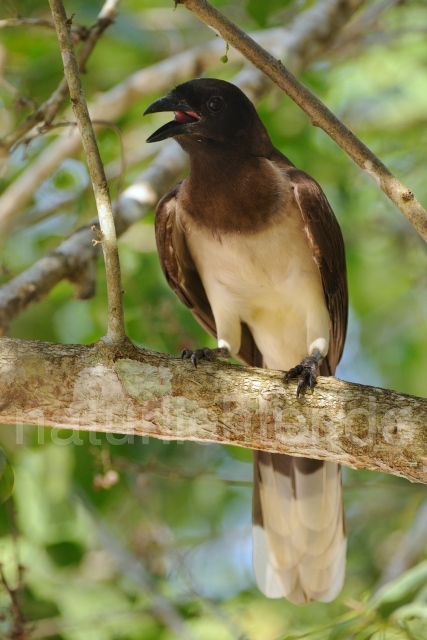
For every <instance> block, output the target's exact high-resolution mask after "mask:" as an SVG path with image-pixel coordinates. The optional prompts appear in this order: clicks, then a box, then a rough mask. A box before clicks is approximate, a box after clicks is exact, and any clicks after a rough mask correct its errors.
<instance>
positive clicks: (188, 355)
mask: <svg viewBox="0 0 427 640" xmlns="http://www.w3.org/2000/svg"><path fill="white" fill-rule="evenodd" d="M212 359H213V353H212V349H209V348H208V347H203V348H202V349H195V350H194V351H191V349H183V350H182V352H181V360H191V362H192V363H193V364H194V366H195V367H196V369H197V365H198V364H199V360H208V361H209V362H212Z"/></svg>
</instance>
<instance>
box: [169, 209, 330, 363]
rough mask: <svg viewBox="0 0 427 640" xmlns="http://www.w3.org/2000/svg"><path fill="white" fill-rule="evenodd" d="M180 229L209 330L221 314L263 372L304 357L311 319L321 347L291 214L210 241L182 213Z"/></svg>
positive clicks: (295, 216) (298, 223)
mask: <svg viewBox="0 0 427 640" xmlns="http://www.w3.org/2000/svg"><path fill="white" fill-rule="evenodd" d="M181 223H182V224H183V225H184V227H185V231H186V238H187V243H188V247H189V250H190V253H191V255H192V258H193V260H194V262H195V264H196V267H197V269H198V272H199V274H200V276H201V279H202V282H203V285H204V287H205V290H206V294H207V296H208V299H209V302H210V304H211V307H212V311H213V313H214V316H215V320H216V322H217V327H219V326H221V322H220V318H221V314H222V315H224V314H226V313H227V312H230V313H232V314H234V315H236V316H238V318H239V319H240V321H242V322H245V323H246V324H247V325H248V326H249V327H250V329H251V331H252V334H253V336H254V339H255V342H256V343H257V346H258V348H259V349H260V351H261V353H262V354H263V357H264V362H265V364H266V366H268V367H269V368H278V369H280V368H282V369H286V368H289V367H291V366H294V365H295V364H297V363H298V362H300V360H301V359H302V358H304V357H306V356H307V355H308V347H309V343H308V337H307V336H308V333H310V331H308V329H309V328H310V327H309V325H310V323H311V324H313V320H312V318H313V317H314V318H317V320H315V322H317V323H318V324H319V328H318V329H317V328H315V333H316V332H318V333H319V334H320V337H321V338H324V339H325V340H326V341H327V340H328V333H329V316H328V312H327V309H326V304H325V301H324V296H323V290H322V284H321V279H320V275H319V271H318V268H317V265H316V263H315V261H314V259H313V256H312V253H311V251H310V248H309V244H308V240H307V236H306V234H305V232H304V227H303V221H302V218H301V215H300V213H299V211H297V210H295V211H292V210H289V211H288V212H286V214H284V215H283V216H281V217H280V219H277V218H276V222H275V223H274V224H269V225H267V227H266V228H265V229H264V230H261V231H258V232H254V233H252V234H240V233H226V234H222V235H216V234H215V233H213V232H212V231H211V230H209V229H208V228H206V227H202V226H198V225H197V224H195V223H193V222H192V221H191V219H190V218H189V217H187V216H186V215H185V213H184V212H181ZM319 315H320V317H319ZM218 334H219V331H218ZM310 335H311V333H310ZM218 338H221V336H220V335H218ZM224 339H225V340H227V337H226V336H225V337H224Z"/></svg>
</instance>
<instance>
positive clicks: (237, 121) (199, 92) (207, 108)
mask: <svg viewBox="0 0 427 640" xmlns="http://www.w3.org/2000/svg"><path fill="white" fill-rule="evenodd" d="M160 111H173V112H174V114H175V118H174V119H173V120H171V121H170V122H168V123H167V124H165V125H163V126H162V127H160V129H157V131H155V132H154V133H153V134H152V135H151V136H150V137H149V138H148V139H147V142H159V141H160V140H165V139H166V138H177V141H178V142H179V143H180V144H181V145H182V146H183V147H184V148H185V147H186V146H187V145H186V142H190V141H191V140H193V141H197V142H208V143H211V144H212V143H214V144H215V143H216V144H219V145H222V144H232V143H233V142H235V141H239V140H241V139H242V138H243V137H245V140H246V144H247V145H248V137H255V136H257V137H258V139H260V138H262V139H265V138H267V139H268V141H269V138H268V134H267V132H266V130H265V128H264V125H263V124H262V122H261V120H260V119H259V117H258V114H257V112H256V110H255V107H254V106H253V104H252V102H251V101H250V100H249V99H248V98H247V97H246V96H245V94H244V93H243V91H241V90H240V89H239V88H238V87H236V86H235V85H233V84H231V83H229V82H225V81H224V80H215V79H213V78H197V79H195V80H190V81H189V82H185V83H184V84H180V85H178V86H177V87H175V89H173V90H172V91H171V92H170V93H168V95H167V96H165V97H164V98H160V99H159V100H156V102H153V104H151V105H150V106H149V107H148V109H146V111H145V113H144V115H147V114H150V113H157V112H160ZM260 141H261V140H260Z"/></svg>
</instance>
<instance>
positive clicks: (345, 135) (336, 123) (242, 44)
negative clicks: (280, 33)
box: [178, 0, 427, 241]
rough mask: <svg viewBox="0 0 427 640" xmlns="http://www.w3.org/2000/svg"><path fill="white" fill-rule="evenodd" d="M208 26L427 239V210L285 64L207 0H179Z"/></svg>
mask: <svg viewBox="0 0 427 640" xmlns="http://www.w3.org/2000/svg"><path fill="white" fill-rule="evenodd" d="M178 3H179V4H182V5H184V6H185V8H186V9H188V10H189V11H191V12H192V13H194V15H196V16H197V17H198V18H199V19H200V20H201V21H202V22H204V23H205V24H206V25H207V26H208V27H209V28H211V29H213V30H214V31H216V32H217V33H218V34H219V35H221V36H222V38H224V40H225V41H226V42H228V43H229V44H230V45H231V46H232V47H235V48H236V49H237V50H238V51H240V53H241V54H242V55H244V56H245V58H247V59H248V60H249V61H250V62H252V64H253V65H255V66H256V67H257V68H258V69H260V71H262V72H263V73H265V75H266V76H268V77H269V78H270V80H272V81H273V82H274V83H275V84H276V85H277V86H278V87H280V89H282V91H284V92H285V93H287V95H288V96H289V97H290V98H291V99H292V100H293V101H294V102H295V103H296V104H297V105H298V106H299V107H300V108H301V109H302V110H303V111H304V112H305V113H306V114H307V115H308V116H309V117H310V119H311V122H312V124H313V125H314V126H317V127H320V128H321V129H323V131H325V132H326V133H327V134H328V135H329V136H330V137H331V138H332V139H333V140H335V142H336V143H337V144H339V146H340V147H341V148H342V149H343V150H344V151H345V152H346V153H347V155H349V156H350V158H352V159H353V160H354V161H355V162H356V164H358V165H359V167H361V169H363V170H364V171H365V172H366V173H367V174H368V175H369V176H370V177H371V178H372V180H374V182H376V183H377V184H378V186H379V187H380V188H381V189H382V190H383V191H384V193H385V194H386V195H387V196H388V197H389V198H390V200H391V201H392V202H394V204H395V205H396V206H397V207H398V208H399V209H400V211H401V212H402V213H403V215H404V216H405V218H406V219H407V220H408V221H409V222H410V223H411V224H412V225H413V227H414V228H415V229H416V230H417V231H418V233H419V234H420V236H421V237H422V238H424V240H425V241H427V212H426V211H425V210H424V209H423V207H422V206H421V204H420V203H419V202H418V200H416V198H415V196H414V194H413V193H412V191H411V190H410V189H408V188H407V187H405V185H403V184H402V183H401V182H400V181H399V180H398V179H397V178H396V177H395V176H394V175H393V174H392V173H391V171H389V169H387V167H386V166H385V165H384V164H383V163H382V162H381V161H380V160H379V158H377V156H376V155H375V154H374V153H372V151H371V150H370V149H368V147H366V146H365V145H364V144H363V142H361V141H360V140H359V138H357V137H356V136H355V135H354V133H353V132H352V131H350V129H348V128H347V127H346V126H345V125H344V124H343V123H342V122H341V121H340V120H339V119H338V118H337V117H336V116H335V115H334V114H333V113H332V111H330V110H329V109H328V108H327V107H326V106H325V105H324V104H323V103H322V102H321V101H320V100H319V99H318V98H316V96H315V95H313V94H312V93H311V91H309V90H308V89H307V87H305V86H304V85H303V84H302V83H301V82H300V81H299V80H298V79H297V78H296V77H295V76H294V75H293V74H292V73H291V72H290V71H289V70H288V69H287V68H286V67H285V66H284V65H283V63H282V62H281V61H280V60H276V59H275V58H274V57H273V56H272V55H270V53H268V51H266V50H265V49H263V48H262V47H261V46H260V45H259V44H258V43H257V42H255V40H253V39H252V38H250V36H248V35H247V34H246V33H245V32H244V31H242V30H241V29H239V28H238V27H237V26H236V25H235V24H233V23H232V22H231V21H230V20H228V18H226V17H225V16H224V15H223V14H222V13H220V12H219V11H218V9H216V8H215V7H213V6H212V5H211V4H210V3H209V2H207V1H206V0H178Z"/></svg>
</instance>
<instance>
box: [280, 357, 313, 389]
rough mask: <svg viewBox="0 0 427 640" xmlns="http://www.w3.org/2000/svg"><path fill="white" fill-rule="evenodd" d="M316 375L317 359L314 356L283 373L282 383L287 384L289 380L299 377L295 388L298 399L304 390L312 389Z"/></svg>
mask: <svg viewBox="0 0 427 640" xmlns="http://www.w3.org/2000/svg"><path fill="white" fill-rule="evenodd" d="M318 373H319V362H318V359H317V358H316V357H315V356H309V357H308V358H304V360H303V361H302V362H300V364H297V366H296V367H293V368H292V369H289V371H287V372H286V373H285V377H284V382H288V381H289V380H291V378H297V377H298V376H299V381H298V387H297V398H299V397H300V394H301V393H303V392H305V390H306V389H308V388H310V389H314V385H315V384H316V378H317V375H318Z"/></svg>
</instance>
